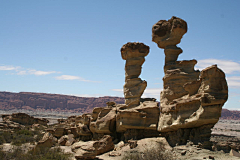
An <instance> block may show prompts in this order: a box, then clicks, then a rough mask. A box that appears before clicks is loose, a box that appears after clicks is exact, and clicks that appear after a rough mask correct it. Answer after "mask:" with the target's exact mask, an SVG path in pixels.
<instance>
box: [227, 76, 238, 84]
mask: <svg viewBox="0 0 240 160" xmlns="http://www.w3.org/2000/svg"><path fill="white" fill-rule="evenodd" d="M227 83H228V86H229V87H240V76H234V77H227Z"/></svg>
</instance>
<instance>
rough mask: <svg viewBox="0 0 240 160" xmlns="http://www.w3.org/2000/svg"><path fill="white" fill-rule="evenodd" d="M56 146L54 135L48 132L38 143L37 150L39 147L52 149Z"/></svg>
mask: <svg viewBox="0 0 240 160" xmlns="http://www.w3.org/2000/svg"><path fill="white" fill-rule="evenodd" d="M53 144H55V139H54V137H53V135H52V134H51V133H49V132H46V133H45V134H44V135H43V138H42V139H41V140H40V141H39V142H38V143H37V145H36V148H38V147H43V148H44V147H52V146H53Z"/></svg>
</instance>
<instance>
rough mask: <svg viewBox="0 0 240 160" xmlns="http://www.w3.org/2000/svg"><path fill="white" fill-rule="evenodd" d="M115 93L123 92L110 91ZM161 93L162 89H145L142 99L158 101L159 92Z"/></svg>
mask: <svg viewBox="0 0 240 160" xmlns="http://www.w3.org/2000/svg"><path fill="white" fill-rule="evenodd" d="M112 90H113V91H116V92H123V89H112ZM161 91H162V88H147V89H146V90H145V91H144V93H143V95H142V98H156V99H157V100H160V92H161Z"/></svg>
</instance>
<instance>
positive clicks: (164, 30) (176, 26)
mask: <svg viewBox="0 0 240 160" xmlns="http://www.w3.org/2000/svg"><path fill="white" fill-rule="evenodd" d="M186 32H187V23H186V22H185V21H184V20H182V19H181V18H178V17H175V16H173V17H172V18H171V19H169V20H168V21H166V20H160V21H158V22H157V23H156V24H154V25H153V27H152V41H153V42H155V43H157V44H158V47H159V48H165V47H166V46H171V45H176V44H178V43H180V41H181V38H182V36H183V35H184V34H185V33H186Z"/></svg>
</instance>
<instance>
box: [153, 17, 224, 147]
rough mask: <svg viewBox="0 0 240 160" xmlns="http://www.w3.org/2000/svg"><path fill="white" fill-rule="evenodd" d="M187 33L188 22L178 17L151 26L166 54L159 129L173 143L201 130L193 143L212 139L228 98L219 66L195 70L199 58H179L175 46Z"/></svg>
mask: <svg viewBox="0 0 240 160" xmlns="http://www.w3.org/2000/svg"><path fill="white" fill-rule="evenodd" d="M186 32H187V23H186V22H185V21H184V20H182V19H180V18H177V17H172V18H171V19H170V20H168V21H165V20H161V21H159V22H158V23H156V24H155V25H153V29H152V37H153V39H152V40H153V41H154V42H156V43H157V45H158V46H159V47H160V48H163V49H164V53H165V65H164V73H165V76H164V78H163V82H164V89H163V91H162V92H161V97H160V99H161V100H160V102H161V114H160V118H159V124H158V131H160V132H162V133H163V134H164V133H166V134H165V135H166V137H167V138H168V141H169V142H170V144H171V145H173V144H176V143H178V144H184V143H186V140H187V139H191V140H192V139H195V138H196V137H197V135H199V134H198V133H197V132H198V131H201V132H200V133H201V134H200V135H199V136H200V137H201V139H199V140H196V141H195V140H193V141H194V142H196V143H197V141H198V142H205V141H209V138H210V133H211V130H210V129H211V128H212V127H213V126H214V124H215V123H217V121H218V120H219V117H220V116H221V110H222V106H223V104H224V103H225V102H226V100H227V98H228V87H227V82H226V79H225V74H224V72H223V71H222V70H221V69H219V68H218V67H217V65H213V66H210V67H208V68H206V69H204V70H202V71H201V72H200V71H198V70H197V71H195V70H194V65H195V64H196V63H197V61H196V60H188V61H186V60H184V61H177V58H178V55H179V54H180V53H182V50H181V48H179V47H177V46H176V45H177V44H178V43H180V41H181V38H182V36H183V35H184V34H185V33H186ZM200 128H201V129H202V128H204V129H203V130H201V129H200ZM181 136H183V137H185V139H184V140H182V139H181V138H180V137H181ZM177 137H178V138H177ZM179 138H180V139H179ZM173 139H175V140H173ZM182 141H184V142H182Z"/></svg>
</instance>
